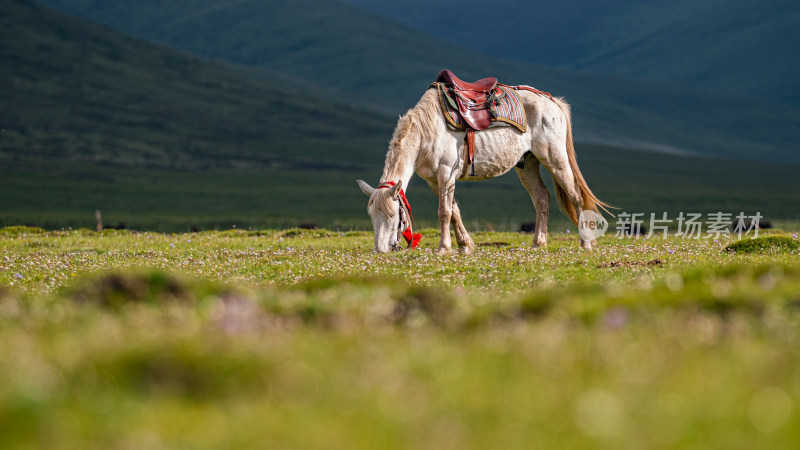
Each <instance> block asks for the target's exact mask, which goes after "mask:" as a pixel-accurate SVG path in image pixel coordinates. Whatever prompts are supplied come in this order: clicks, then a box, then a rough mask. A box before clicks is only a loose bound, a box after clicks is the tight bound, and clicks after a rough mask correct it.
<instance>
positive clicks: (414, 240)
mask: <svg viewBox="0 0 800 450" xmlns="http://www.w3.org/2000/svg"><path fill="white" fill-rule="evenodd" d="M403 237H404V238H405V239H406V244H408V245H409V246H410V247H411V248H419V241H421V240H422V233H412V232H411V227H409V228H406V230H405V231H403Z"/></svg>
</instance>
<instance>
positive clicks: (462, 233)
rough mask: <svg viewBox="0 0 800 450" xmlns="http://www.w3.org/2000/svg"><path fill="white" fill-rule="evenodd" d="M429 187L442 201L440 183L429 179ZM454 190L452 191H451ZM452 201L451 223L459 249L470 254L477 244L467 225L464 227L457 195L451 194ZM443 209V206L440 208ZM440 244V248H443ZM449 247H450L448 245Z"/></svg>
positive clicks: (448, 233)
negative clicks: (473, 240)
mask: <svg viewBox="0 0 800 450" xmlns="http://www.w3.org/2000/svg"><path fill="white" fill-rule="evenodd" d="M428 187H430V188H431V190H432V191H433V192H434V194H436V196H437V197H439V201H440V202H441V194H440V191H439V185H438V183H436V182H432V181H428ZM451 192H452V191H451ZM451 200H452V201H451V202H450V224H451V225H452V226H453V231H454V232H455V234H456V242H457V243H458V249H459V251H460V252H462V253H464V254H469V253H471V252H472V250H474V249H475V244H474V243H473V242H472V238H471V237H470V236H469V233H468V232H467V229H466V227H464V223H463V222H462V221H461V211H460V210H459V208H458V203H457V202H456V201H455V196H454V195H452V194H451ZM440 210H441V208H440ZM447 235H448V237H449V236H450V231H449V230H448V232H447ZM441 248H442V247H441V244H440V249H441ZM448 249H449V247H448Z"/></svg>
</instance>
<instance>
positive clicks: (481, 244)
mask: <svg viewBox="0 0 800 450" xmlns="http://www.w3.org/2000/svg"><path fill="white" fill-rule="evenodd" d="M475 245H477V246H478V247H508V246H510V245H511V244H509V243H508V242H479V243H477V244H475Z"/></svg>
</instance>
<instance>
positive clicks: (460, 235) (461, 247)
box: [450, 198, 475, 255]
mask: <svg viewBox="0 0 800 450" xmlns="http://www.w3.org/2000/svg"><path fill="white" fill-rule="evenodd" d="M452 208H453V217H452V218H451V219H450V221H451V222H452V223H453V230H454V231H455V232H456V242H458V251H460V252H461V253H463V254H465V255H469V254H470V253H472V251H473V250H475V243H474V242H473V241H472V238H471V237H470V236H469V233H468V232H467V228H466V227H465V226H464V222H462V221H461V210H460V209H459V208H458V202H456V201H455V198H453V205H452Z"/></svg>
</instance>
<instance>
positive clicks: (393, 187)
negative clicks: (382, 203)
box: [389, 181, 403, 197]
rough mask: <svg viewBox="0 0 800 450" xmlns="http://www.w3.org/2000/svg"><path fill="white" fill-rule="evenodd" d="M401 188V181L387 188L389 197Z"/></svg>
mask: <svg viewBox="0 0 800 450" xmlns="http://www.w3.org/2000/svg"><path fill="white" fill-rule="evenodd" d="M401 190H403V182H402V181H398V182H397V184H395V185H394V186H392V187H391V188H390V189H389V197H394V196H395V195H397V193H398V192H400V191H401Z"/></svg>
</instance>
